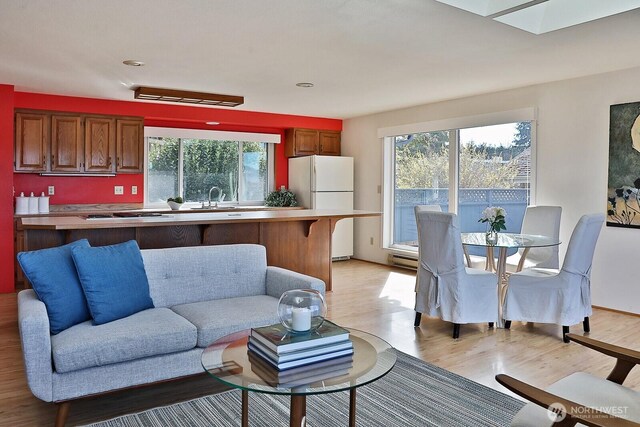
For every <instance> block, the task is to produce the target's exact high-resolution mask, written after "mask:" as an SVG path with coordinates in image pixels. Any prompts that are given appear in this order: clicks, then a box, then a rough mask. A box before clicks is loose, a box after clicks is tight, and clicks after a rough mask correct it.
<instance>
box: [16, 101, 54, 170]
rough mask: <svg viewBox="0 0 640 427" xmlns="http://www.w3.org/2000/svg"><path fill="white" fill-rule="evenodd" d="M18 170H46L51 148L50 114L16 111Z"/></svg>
mask: <svg viewBox="0 0 640 427" xmlns="http://www.w3.org/2000/svg"><path fill="white" fill-rule="evenodd" d="M15 144H16V146H15V163H14V169H15V170H16V171H29V172H46V171H47V154H48V148H49V116H48V115H46V114H32V113H16V135H15Z"/></svg>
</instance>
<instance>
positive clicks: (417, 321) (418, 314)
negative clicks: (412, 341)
mask: <svg viewBox="0 0 640 427" xmlns="http://www.w3.org/2000/svg"><path fill="white" fill-rule="evenodd" d="M421 318H422V313H418V312H417V311H416V320H415V321H414V322H413V326H415V327H418V326H420V319H421Z"/></svg>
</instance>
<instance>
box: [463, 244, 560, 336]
mask: <svg viewBox="0 0 640 427" xmlns="http://www.w3.org/2000/svg"><path fill="white" fill-rule="evenodd" d="M461 238H462V245H463V246H464V247H465V251H464V254H465V257H466V260H467V265H468V266H471V259H470V257H469V254H468V251H467V250H466V247H467V246H476V247H484V248H486V250H487V264H486V269H487V270H489V271H495V272H496V275H497V276H498V313H497V316H498V318H497V321H496V325H497V326H498V327H500V328H502V327H504V321H503V319H502V305H503V303H504V298H505V294H506V290H507V285H508V282H507V277H506V272H507V252H508V251H509V249H521V248H524V252H523V254H522V258H523V259H524V258H525V257H526V254H527V252H528V251H529V249H531V248H543V247H549V246H558V245H559V244H560V243H562V242H561V241H560V240H559V239H557V238H555V237H549V236H541V235H536V234H519V233H498V241H497V242H496V243H488V242H487V237H486V233H461ZM496 248H497V249H498V258H497V261H496V258H495V253H494V249H496Z"/></svg>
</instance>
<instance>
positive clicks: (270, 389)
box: [202, 328, 396, 395]
mask: <svg viewBox="0 0 640 427" xmlns="http://www.w3.org/2000/svg"><path fill="white" fill-rule="evenodd" d="M346 329H348V331H349V338H350V339H351V341H352V342H353V348H354V351H353V364H352V365H351V367H350V368H349V369H348V371H347V372H346V373H344V374H343V375H340V376H337V377H333V378H329V379H326V380H316V381H315V382H313V383H310V384H303V385H296V386H295V387H287V386H282V385H279V384H275V383H274V382H273V380H270V381H267V380H265V379H264V378H265V377H266V376H265V373H264V370H263V369H264V367H263V366H261V365H262V364H261V363H258V362H260V360H257V361H256V360H255V359H254V356H253V355H251V357H250V356H249V354H247V341H248V339H249V334H250V333H251V330H250V329H247V330H244V331H240V332H237V333H235V334H231V335H227V336H225V337H222V338H220V339H219V340H217V341H215V342H214V343H213V344H211V345H210V346H208V347H207V348H206V349H205V350H204V352H203V353H202V366H203V367H204V369H205V371H207V372H208V373H209V374H210V375H211V376H212V377H214V378H215V379H217V380H218V381H221V382H222V383H224V384H227V385H229V386H231V387H234V388H239V389H242V390H249V391H256V392H260V393H270V394H285V395H307V394H322V393H333V392H336V391H341V390H349V389H352V388H355V387H360V386H362V385H365V384H368V383H370V382H372V381H375V380H377V379H378V378H380V377H382V376H384V375H386V374H387V373H388V372H389V371H390V370H391V368H393V366H394V365H395V363H396V351H395V349H394V348H393V347H391V345H390V344H389V343H387V342H386V341H384V340H383V339H381V338H378V337H377V336H375V335H371V334H368V333H366V332H363V331H359V330H357V329H350V328H346ZM262 363H264V362H262Z"/></svg>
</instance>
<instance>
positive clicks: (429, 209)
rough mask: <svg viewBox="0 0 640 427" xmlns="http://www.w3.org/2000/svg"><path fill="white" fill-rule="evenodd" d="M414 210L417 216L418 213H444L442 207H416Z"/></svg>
mask: <svg viewBox="0 0 640 427" xmlns="http://www.w3.org/2000/svg"><path fill="white" fill-rule="evenodd" d="M413 210H414V211H415V213H416V215H417V214H418V212H442V207H441V206H440V205H416V206H415V207H414V208H413Z"/></svg>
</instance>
